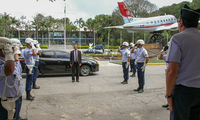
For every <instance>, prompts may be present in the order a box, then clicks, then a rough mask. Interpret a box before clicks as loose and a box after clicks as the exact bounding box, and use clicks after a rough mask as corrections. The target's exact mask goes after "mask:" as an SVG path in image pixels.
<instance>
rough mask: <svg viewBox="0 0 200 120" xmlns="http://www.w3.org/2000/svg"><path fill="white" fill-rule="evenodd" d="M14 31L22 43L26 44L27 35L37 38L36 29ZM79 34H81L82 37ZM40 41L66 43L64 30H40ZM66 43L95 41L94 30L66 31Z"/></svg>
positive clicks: (14, 36) (83, 43)
mask: <svg viewBox="0 0 200 120" xmlns="http://www.w3.org/2000/svg"><path fill="white" fill-rule="evenodd" d="M12 33H13V35H12V38H18V39H19V40H20V41H21V43H22V44H25V42H24V41H25V39H26V38H27V37H30V38H33V39H36V31H25V30H22V31H21V30H20V31H13V32H12ZM79 34H80V36H81V38H80V39H79ZM96 34H97V33H96ZM95 36H97V35H95ZM95 38H97V37H95ZM95 40H96V39H95ZM38 42H39V43H40V44H42V45H45V44H46V45H48V44H49V43H50V44H51V45H53V44H64V31H50V32H49V33H48V32H47V31H38ZM66 43H67V44H71V45H73V44H78V45H80V43H81V45H89V43H94V33H93V31H80V32H79V31H66Z"/></svg>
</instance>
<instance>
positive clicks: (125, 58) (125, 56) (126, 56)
mask: <svg viewBox="0 0 200 120" xmlns="http://www.w3.org/2000/svg"><path fill="white" fill-rule="evenodd" d="M122 45H123V50H120V49H119V50H118V52H120V53H121V54H122V67H123V73H124V75H123V77H124V81H123V82H121V84H128V79H129V70H128V69H129V64H130V50H128V48H127V47H128V42H123V44H122Z"/></svg>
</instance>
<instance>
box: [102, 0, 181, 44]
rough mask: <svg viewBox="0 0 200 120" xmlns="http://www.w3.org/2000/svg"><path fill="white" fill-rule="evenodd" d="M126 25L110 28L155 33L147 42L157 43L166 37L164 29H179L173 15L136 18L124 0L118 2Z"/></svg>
mask: <svg viewBox="0 0 200 120" xmlns="http://www.w3.org/2000/svg"><path fill="white" fill-rule="evenodd" d="M118 6H119V9H120V12H121V15H122V17H123V20H124V23H125V24H124V25H120V26H110V27H105V29H108V28H119V29H126V30H127V31H128V32H130V33H137V32H151V33H153V35H152V36H151V38H150V40H149V41H148V42H147V43H155V42H158V41H160V40H161V39H162V38H164V37H163V36H162V35H161V34H162V32H163V30H170V31H176V30H178V23H177V19H176V17H175V16H173V15H162V16H155V17H148V18H134V17H133V16H132V15H131V13H130V11H129V10H128V8H127V6H126V5H125V3H124V2H118Z"/></svg>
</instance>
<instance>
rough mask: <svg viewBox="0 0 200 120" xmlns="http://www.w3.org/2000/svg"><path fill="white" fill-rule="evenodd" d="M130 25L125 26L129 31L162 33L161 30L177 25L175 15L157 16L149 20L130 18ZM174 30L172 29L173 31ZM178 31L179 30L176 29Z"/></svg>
mask: <svg viewBox="0 0 200 120" xmlns="http://www.w3.org/2000/svg"><path fill="white" fill-rule="evenodd" d="M129 20H130V23H126V24H124V25H123V28H124V29H127V30H128V31H137V32H139V31H147V32H150V31H160V28H162V27H167V26H170V25H172V24H174V23H177V19H176V17H174V16H173V15H164V16H156V17H149V18H129ZM171 30H172V29H171ZM174 30H177V29H174Z"/></svg>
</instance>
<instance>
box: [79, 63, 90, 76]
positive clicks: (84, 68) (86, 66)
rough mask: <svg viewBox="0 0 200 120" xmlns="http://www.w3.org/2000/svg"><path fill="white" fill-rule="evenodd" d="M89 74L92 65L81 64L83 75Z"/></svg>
mask: <svg viewBox="0 0 200 120" xmlns="http://www.w3.org/2000/svg"><path fill="white" fill-rule="evenodd" d="M89 74H90V66H88V65H83V66H81V75H82V76H88V75H89Z"/></svg>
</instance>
